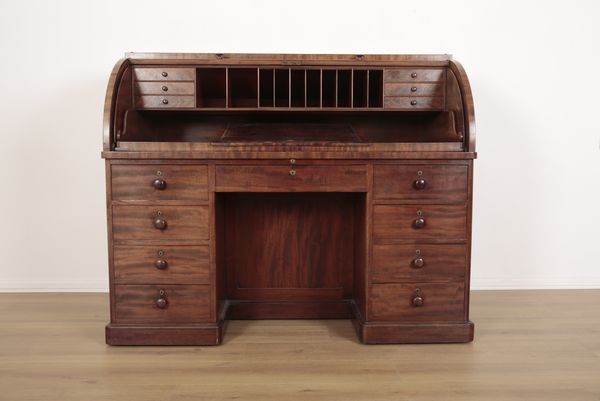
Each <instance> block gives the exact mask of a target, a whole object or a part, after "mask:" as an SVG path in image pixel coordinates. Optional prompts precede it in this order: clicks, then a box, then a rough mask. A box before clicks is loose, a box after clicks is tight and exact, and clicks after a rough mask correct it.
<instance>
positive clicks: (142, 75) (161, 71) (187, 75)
mask: <svg viewBox="0 0 600 401" xmlns="http://www.w3.org/2000/svg"><path fill="white" fill-rule="evenodd" d="M133 72H134V75H135V80H136V81H195V80H196V69H195V68H179V67H136V68H134V69H133Z"/></svg>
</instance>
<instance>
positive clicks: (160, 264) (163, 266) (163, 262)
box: [154, 259, 169, 270]
mask: <svg viewBox="0 0 600 401" xmlns="http://www.w3.org/2000/svg"><path fill="white" fill-rule="evenodd" d="M154 266H156V268H157V269H158V270H165V269H166V268H167V267H169V263H167V261H166V260H164V259H156V261H155V262H154Z"/></svg>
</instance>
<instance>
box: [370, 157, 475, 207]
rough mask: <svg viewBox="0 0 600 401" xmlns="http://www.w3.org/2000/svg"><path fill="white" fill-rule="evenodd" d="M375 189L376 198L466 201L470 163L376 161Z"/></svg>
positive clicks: (374, 173)
mask: <svg viewBox="0 0 600 401" xmlns="http://www.w3.org/2000/svg"><path fill="white" fill-rule="evenodd" d="M373 192H374V197H375V199H406V200H423V199H428V200H440V201H448V202H464V201H466V200H467V192H468V166H465V165H460V166H458V165H416V164H415V165H413V164H411V165H400V164H387V165H375V166H374V167H373Z"/></svg>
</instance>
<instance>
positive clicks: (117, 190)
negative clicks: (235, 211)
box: [111, 164, 208, 202]
mask: <svg viewBox="0 0 600 401" xmlns="http://www.w3.org/2000/svg"><path fill="white" fill-rule="evenodd" d="M111 175H112V179H111V189H112V199H113V200H118V201H137V200H148V201H179V202H197V201H206V200H208V167H207V166H206V165H183V164H182V165H168V164H143V165H140V164H113V165H112V166H111Z"/></svg>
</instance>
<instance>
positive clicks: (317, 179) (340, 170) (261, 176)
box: [216, 165, 367, 192]
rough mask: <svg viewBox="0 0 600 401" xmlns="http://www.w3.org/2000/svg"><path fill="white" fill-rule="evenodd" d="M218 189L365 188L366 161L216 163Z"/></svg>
mask: <svg viewBox="0 0 600 401" xmlns="http://www.w3.org/2000/svg"><path fill="white" fill-rule="evenodd" d="M216 190H217V191H222V192H238V191H247V192H301V191H305V192H306V191H320V192H366V191H367V168H366V166H364V165H344V166H339V165H332V166H310V165H292V166H287V165H281V166H273V165H270V166H260V165H257V166H240V165H228V166H217V168H216Z"/></svg>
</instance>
